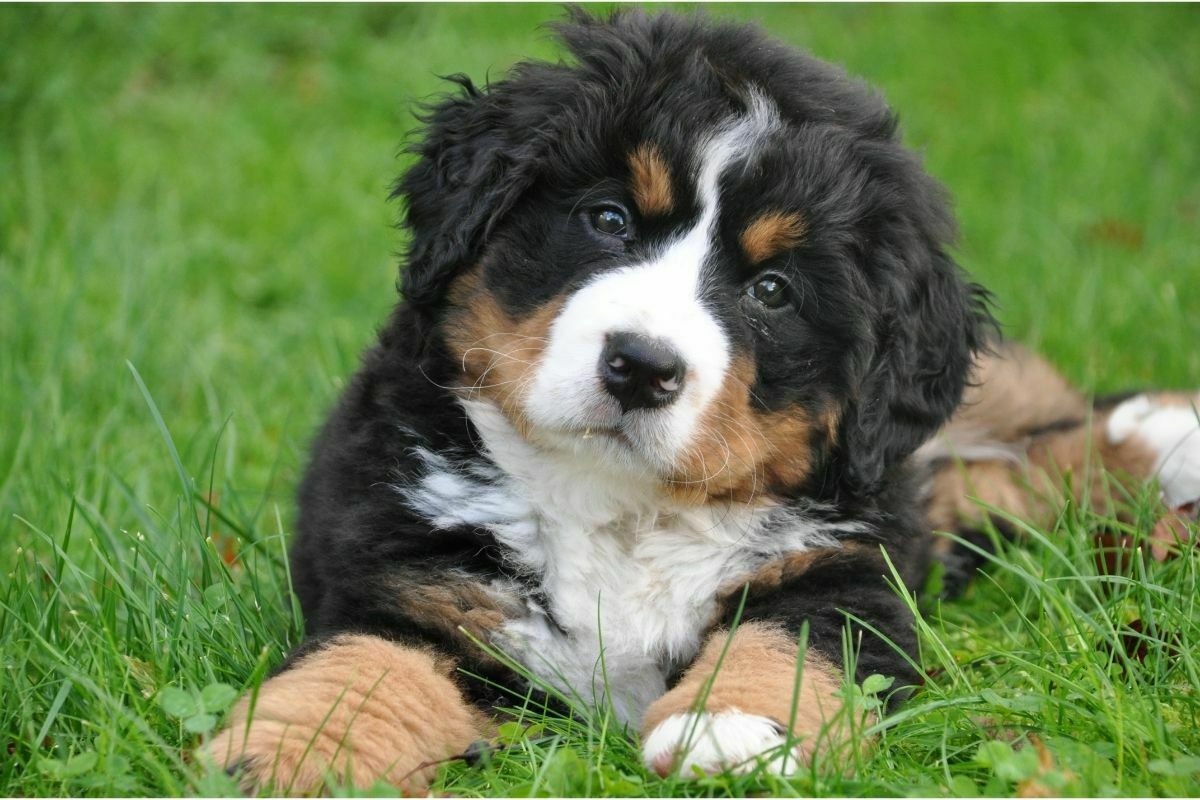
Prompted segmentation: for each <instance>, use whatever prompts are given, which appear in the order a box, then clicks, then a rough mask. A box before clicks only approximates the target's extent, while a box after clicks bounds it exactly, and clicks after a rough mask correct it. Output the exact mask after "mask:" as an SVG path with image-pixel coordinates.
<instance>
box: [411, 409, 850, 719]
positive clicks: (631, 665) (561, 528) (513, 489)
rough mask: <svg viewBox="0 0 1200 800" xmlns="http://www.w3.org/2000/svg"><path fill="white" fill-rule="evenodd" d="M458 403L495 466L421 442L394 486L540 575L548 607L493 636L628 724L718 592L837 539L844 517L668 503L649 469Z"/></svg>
mask: <svg viewBox="0 0 1200 800" xmlns="http://www.w3.org/2000/svg"><path fill="white" fill-rule="evenodd" d="M464 405H465V406H466V408H467V412H468V414H469V415H470V417H471V420H472V422H473V423H474V424H475V426H476V429H477V430H478V431H479V432H480V435H481V437H482V439H483V444H484V446H485V449H486V451H487V454H488V456H489V457H490V459H491V460H492V462H493V464H494V465H495V466H494V467H492V466H490V465H489V466H486V467H481V466H479V465H475V466H471V467H463V466H461V465H455V464H452V463H451V462H449V461H448V460H447V459H445V458H444V457H442V456H440V455H438V454H435V453H431V452H427V451H422V453H421V455H422V458H423V459H424V460H425V462H426V465H427V467H428V469H429V471H428V473H427V474H425V475H424V476H423V477H422V478H421V479H420V481H419V483H418V484H417V485H413V486H406V487H397V488H398V489H399V490H400V491H401V492H402V493H403V494H404V495H405V498H406V500H407V502H408V503H409V504H410V506H412V507H413V508H414V509H416V510H417V511H418V512H419V513H421V514H422V515H424V516H425V517H427V518H428V519H429V520H430V522H431V524H433V525H434V526H435V527H442V528H449V527H454V526H459V525H464V524H467V525H474V526H478V527H483V528H486V529H488V530H489V531H490V532H491V533H492V534H493V535H494V536H495V537H496V538H497V540H498V541H499V542H500V543H501V544H502V545H504V546H505V547H506V549H507V551H508V554H509V555H508V558H510V560H511V566H512V567H513V568H514V569H516V570H517V571H519V572H521V573H523V574H525V575H527V576H529V577H530V578H532V579H533V582H534V583H535V584H536V585H538V587H539V589H540V593H541V596H542V598H543V599H544V602H545V604H546V605H547V606H548V608H543V607H541V606H540V605H538V604H537V603H534V602H532V601H530V602H529V603H528V607H529V613H528V615H527V616H525V617H523V618H518V619H514V620H511V621H510V622H509V623H508V624H507V625H506V627H505V628H504V629H503V631H502V633H501V634H500V635H499V636H498V637H497V641H496V642H495V644H496V645H498V646H499V647H500V648H501V649H503V650H505V651H506V652H507V653H509V654H510V655H511V656H513V657H514V658H516V659H517V660H519V661H520V662H522V663H523V664H525V665H526V667H527V668H528V669H529V670H530V671H531V672H533V673H535V674H536V675H538V676H539V677H540V678H542V679H543V680H545V681H547V682H549V683H551V684H553V685H555V686H557V687H558V688H560V689H562V690H564V691H567V692H568V693H570V694H573V695H575V696H577V697H578V698H579V699H580V700H582V701H583V702H585V703H589V704H591V703H598V702H602V701H603V699H604V698H605V697H607V698H608V699H609V700H611V702H612V704H613V707H614V709H615V711H616V712H617V714H618V716H620V717H621V718H622V719H624V720H627V721H630V722H633V723H635V724H636V723H637V722H638V721H639V720H640V717H641V715H642V713H643V712H644V710H645V708H646V706H647V705H648V704H649V703H650V702H651V701H653V700H654V699H655V698H656V697H658V696H659V695H660V694H662V692H663V691H664V690H665V688H666V686H665V680H666V677H667V675H668V674H669V673H670V672H671V671H672V670H673V669H674V668H676V667H679V666H682V665H685V664H686V663H687V662H688V661H690V660H691V659H692V658H693V657H694V656H695V654H696V652H697V650H698V648H699V646H700V643H701V642H700V639H701V636H702V635H703V633H704V630H705V628H706V627H707V625H708V624H709V623H710V621H711V617H712V615H713V612H714V611H715V602H716V594H717V591H718V590H719V589H720V588H722V587H725V586H727V585H729V584H730V582H731V581H733V580H736V579H737V578H739V577H741V576H743V575H746V574H748V573H750V572H752V571H753V570H754V569H755V568H757V567H758V566H760V565H762V564H763V563H764V562H766V561H767V560H769V559H770V558H773V557H776V556H778V555H782V554H784V553H788V552H797V551H800V550H805V549H808V548H810V547H814V546H832V545H835V544H836V538H835V534H836V532H837V531H838V530H846V529H847V527H848V526H841V527H836V528H835V527H831V526H830V525H828V524H818V523H817V522H815V521H814V520H813V519H811V518H808V517H806V516H804V515H802V514H798V513H797V512H795V511H794V510H789V509H783V508H781V507H779V506H778V505H775V504H768V503H762V504H758V505H746V504H733V505H719V506H717V505H714V506H704V507H671V506H669V505H665V504H664V502H663V500H662V498H661V495H660V493H659V492H658V491H657V489H656V484H655V482H654V481H653V480H651V479H650V477H649V476H646V475H639V474H637V473H636V472H631V471H630V470H629V469H626V468H625V467H624V466H616V465H614V462H613V459H611V458H610V457H597V456H603V454H598V453H597V452H596V450H595V445H594V444H592V443H587V442H584V443H582V444H581V445H580V447H579V448H578V449H576V450H571V449H569V448H568V449H566V450H564V449H561V448H557V447H556V448H554V449H551V450H547V449H544V448H541V447H538V446H535V445H534V444H531V443H530V442H528V441H526V440H525V439H523V438H522V437H521V436H520V435H519V434H518V433H517V432H516V430H515V429H513V427H512V426H511V425H510V424H509V423H508V422H507V420H506V419H504V417H503V416H502V415H501V414H500V413H499V411H498V410H496V409H495V407H494V406H492V405H490V404H487V403H480V402H466V403H464ZM558 444H561V443H558ZM547 612H548V613H547ZM606 687H607V688H606Z"/></svg>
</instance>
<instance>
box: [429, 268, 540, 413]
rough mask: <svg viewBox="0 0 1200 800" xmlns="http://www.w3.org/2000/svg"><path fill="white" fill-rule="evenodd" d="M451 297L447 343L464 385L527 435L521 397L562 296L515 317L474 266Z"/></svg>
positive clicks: (472, 395)
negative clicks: (511, 315)
mask: <svg viewBox="0 0 1200 800" xmlns="http://www.w3.org/2000/svg"><path fill="white" fill-rule="evenodd" d="M450 299H451V301H452V302H453V303H454V306H455V308H454V309H453V310H452V311H451V312H450V313H449V314H448V315H447V324H446V332H447V341H448V343H449V345H450V349H451V352H452V353H453V354H454V356H455V358H457V359H458V361H459V366H460V367H461V371H462V375H463V382H462V388H463V389H464V390H465V391H466V393H467V396H468V397H471V398H480V397H482V398H486V399H488V400H492V401H493V402H495V403H496V405H497V406H498V407H499V408H500V410H501V411H503V412H504V415H505V416H506V417H507V418H508V419H509V421H511V422H512V423H513V424H514V425H515V426H516V427H517V429H518V430H519V431H520V432H521V433H522V434H526V433H528V429H529V425H528V421H527V420H526V419H525V416H524V413H523V411H522V406H523V404H522V401H523V399H524V397H525V393H526V392H527V391H528V390H529V384H530V382H531V381H532V379H533V376H534V373H535V372H536V371H537V367H538V364H539V363H540V361H541V357H542V354H543V353H544V352H545V350H546V346H547V344H548V343H549V336H550V325H551V324H552V323H553V322H554V318H555V317H556V316H558V312H559V310H560V309H561V307H562V299H561V298H557V299H555V300H552V301H550V302H548V303H546V304H545V305H544V306H542V307H541V308H538V309H537V310H536V311H534V312H533V313H532V314H529V315H527V316H525V317H524V318H522V319H515V318H513V317H510V316H509V315H508V314H506V313H505V312H504V310H503V309H502V308H501V307H500V303H499V302H498V301H497V300H496V298H495V297H494V296H493V295H492V294H491V293H490V292H489V291H488V290H487V289H486V288H485V287H484V286H483V281H482V279H481V277H480V274H479V271H478V269H476V270H474V271H472V272H469V273H467V274H465V275H463V276H462V277H461V278H459V279H458V280H456V281H455V282H454V284H453V286H451V290H450Z"/></svg>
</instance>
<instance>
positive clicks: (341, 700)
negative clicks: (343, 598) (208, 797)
mask: <svg viewBox="0 0 1200 800" xmlns="http://www.w3.org/2000/svg"><path fill="white" fill-rule="evenodd" d="M450 668H451V665H450V664H448V663H443V662H441V661H439V659H437V658H435V657H434V656H433V655H432V654H430V653H428V652H425V651H422V650H416V649H413V648H408V647H402V646H400V645H397V644H394V643H391V642H387V641H384V640H383V639H378V638H375V637H371V636H341V637H338V638H337V639H335V640H334V641H333V642H332V643H331V644H330V645H329V646H328V647H326V648H324V649H322V650H320V651H318V652H315V653H313V654H312V655H309V656H308V657H306V658H304V659H302V660H301V661H300V662H299V663H298V664H296V665H295V666H294V667H292V668H291V669H289V670H287V671H286V672H283V673H280V674H279V675H277V676H275V677H274V678H272V679H271V680H269V681H267V682H266V683H264V684H263V685H262V688H261V689H260V690H259V693H258V698H257V701H256V703H255V706H254V717H253V720H252V721H251V722H250V724H249V727H247V724H246V719H247V716H248V714H249V706H250V700H251V698H249V697H245V698H243V699H242V700H241V701H240V702H239V703H238V704H237V706H236V707H235V708H234V710H233V712H232V713H231V714H230V716H229V720H228V721H227V723H226V728H225V730H223V731H222V732H221V733H220V734H218V735H217V736H216V738H214V739H213V740H212V741H211V742H209V743H208V745H206V747H205V750H206V751H207V753H208V754H209V755H210V756H212V758H213V759H214V760H215V761H216V762H217V763H218V764H220V765H223V766H235V765H239V764H240V765H242V766H243V768H244V772H243V775H244V776H245V777H246V779H247V780H248V781H249V782H251V783H253V784H254V786H255V788H265V787H274V789H275V791H278V792H283V793H286V794H293V795H298V794H312V793H314V792H317V791H319V790H321V789H322V788H323V787H324V785H325V783H324V778H325V775H326V774H327V773H331V774H332V776H333V777H334V778H335V779H337V780H348V781H350V782H352V783H353V784H354V785H355V786H357V787H359V788H362V789H365V788H367V787H369V786H371V785H372V784H373V783H375V782H376V781H378V780H381V779H382V780H386V781H388V782H389V783H393V784H394V785H397V786H399V787H401V788H402V789H404V790H405V791H408V792H421V791H423V790H424V788H425V786H427V785H428V783H429V781H430V780H431V779H432V777H433V775H434V772H435V769H436V768H435V767H426V768H422V769H417V768H418V766H419V765H421V764H423V763H425V762H427V761H434V760H437V759H441V758H445V757H447V756H450V755H453V754H455V753H460V752H462V751H463V749H464V748H466V747H467V745H469V744H470V743H471V742H473V741H475V740H476V739H478V738H480V737H482V736H484V735H485V734H486V732H487V730H488V728H489V722H488V720H487V719H486V717H485V716H484V715H483V714H482V713H480V712H479V711H478V710H477V709H475V708H474V707H473V706H471V705H469V704H468V703H467V702H466V700H464V698H463V696H462V693H461V692H460V691H459V689H458V687H457V686H455V684H454V682H453V681H452V680H451V679H450V677H449V671H450ZM414 770H416V771H415V772H414Z"/></svg>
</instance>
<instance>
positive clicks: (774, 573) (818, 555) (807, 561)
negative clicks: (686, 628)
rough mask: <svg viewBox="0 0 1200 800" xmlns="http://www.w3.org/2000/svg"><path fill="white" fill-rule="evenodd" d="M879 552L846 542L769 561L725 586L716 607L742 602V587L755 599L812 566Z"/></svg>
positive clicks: (865, 546)
mask: <svg viewBox="0 0 1200 800" xmlns="http://www.w3.org/2000/svg"><path fill="white" fill-rule="evenodd" d="M878 552H879V551H878V549H877V548H871V547H870V546H869V545H865V544H862V543H859V542H853V541H847V542H844V543H842V545H841V546H840V547H821V548H817V549H813V550H805V551H803V552H800V553H789V554H788V555H785V556H781V557H779V558H776V559H774V560H772V561H770V562H768V563H767V564H765V565H763V566H762V567H760V568H759V569H757V570H756V571H755V572H753V573H751V574H750V575H748V576H742V577H739V578H738V579H737V580H734V581H730V582H729V583H728V585H725V586H722V587H721V588H720V590H719V591H718V593H717V605H718V607H719V608H722V609H723V608H728V604H729V603H733V604H735V605H736V604H737V603H739V602H741V597H742V591H743V587H745V586H746V585H747V584H749V594H750V596H751V597H753V596H754V595H756V594H761V593H765V592H770V591H775V590H777V589H779V587H781V586H783V585H784V584H785V583H788V582H790V581H793V580H795V579H796V578H799V577H800V576H801V575H803V574H804V573H806V572H808V571H809V570H811V569H812V568H813V567H816V566H819V565H820V564H822V563H824V562H827V561H829V560H830V559H834V558H840V557H843V556H846V555H850V554H870V553H878ZM718 613H720V612H718Z"/></svg>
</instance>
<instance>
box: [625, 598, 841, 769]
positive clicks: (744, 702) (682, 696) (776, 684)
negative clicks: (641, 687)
mask: <svg viewBox="0 0 1200 800" xmlns="http://www.w3.org/2000/svg"><path fill="white" fill-rule="evenodd" d="M797 648H798V643H797V641H796V638H795V637H794V636H792V635H790V634H788V633H787V632H786V631H785V630H783V629H782V628H778V627H775V626H770V625H763V624H761V623H754V622H751V623H748V624H746V625H743V626H741V627H739V628H738V629H737V630H736V631H734V632H733V633H732V634H730V632H729V631H728V630H722V631H719V632H716V633H713V634H711V635H710V636H709V638H708V641H707V643H706V644H705V646H704V649H703V650H702V651H701V653H700V656H699V658H697V659H696V661H695V662H694V663H693V664H692V666H691V667H690V668H689V669H688V671H687V673H686V674H685V675H684V676H683V679H682V680H681V681H680V682H679V684H678V685H677V686H676V687H675V688H674V689H672V690H671V691H670V692H669V693H668V694H666V695H665V696H664V697H662V698H661V699H660V700H659V701H657V702H656V703H654V705H652V706H651V707H650V711H649V712H648V713H647V715H646V718H645V720H644V721H643V728H644V730H645V731H646V738H645V742H644V745H643V753H644V756H645V761H646V765H647V766H648V767H650V768H651V769H653V770H654V771H655V772H657V773H658V774H659V775H662V776H664V777H665V776H666V775H668V774H670V772H671V771H672V770H673V769H678V770H679V771H680V772H681V774H682V775H684V776H688V777H690V776H692V775H693V774H695V770H696V769H699V770H700V771H701V772H714V771H717V770H719V769H722V768H729V769H732V770H733V771H735V772H745V771H749V770H752V769H756V768H758V766H759V765H758V762H757V760H756V759H757V758H758V757H760V756H764V755H765V756H767V759H766V765H765V768H766V769H767V770H769V771H772V772H776V773H787V772H791V771H794V770H795V769H796V768H797V767H798V766H799V765H800V764H802V763H807V761H808V759H809V758H810V757H811V756H812V754H813V752H814V751H815V749H816V747H817V741H816V735H817V733H818V732H819V731H821V730H822V727H823V726H824V725H826V724H827V723H830V722H831V721H834V720H835V718H837V717H838V711H839V710H840V709H841V708H842V700H841V698H839V697H837V696H836V694H835V692H836V691H837V689H838V688H839V687H840V686H841V684H842V675H841V673H840V672H839V671H838V670H836V669H834V667H833V666H832V665H831V664H829V663H828V662H827V661H826V660H825V659H824V658H822V657H820V656H818V655H816V654H815V653H814V654H810V655H807V656H806V657H805V659H804V663H803V665H800V664H798V663H797ZM722 653H724V658H723V659H722V658H721V656H722ZM718 662H720V665H719V669H718ZM797 677H800V678H801V683H800V686H799V696H798V698H797V702H796V703H795V704H794V705H795V714H793V713H792V711H793V703H792V698H793V696H794V695H795V693H796V684H795V681H796V678H797ZM710 681H711V682H712V684H711V689H710V690H709V691H708V695H707V699H706V701H705V702H704V706H703V709H702V710H701V709H698V708H696V707H695V706H696V704H697V700H699V699H700V698H701V697H702V696H703V695H704V692H705V688H706V686H707V684H708V683H709V682H710ZM837 723H839V727H844V724H841V723H844V720H841V719H840V718H839V719H837ZM789 728H790V729H791V730H792V731H793V732H794V733H796V734H797V736H798V737H802V738H800V740H799V741H798V742H795V743H794V745H793V746H794V750H792V751H788V752H784V750H783V746H784V744H785V743H786V741H787V738H786V737H787V733H788V730H789ZM842 735H844V733H843V732H842V731H840V730H833V729H831V730H829V731H828V732H827V736H828V737H829V739H830V740H833V741H836V740H838V739H839V737H840V736H842ZM772 751H775V752H772Z"/></svg>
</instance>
